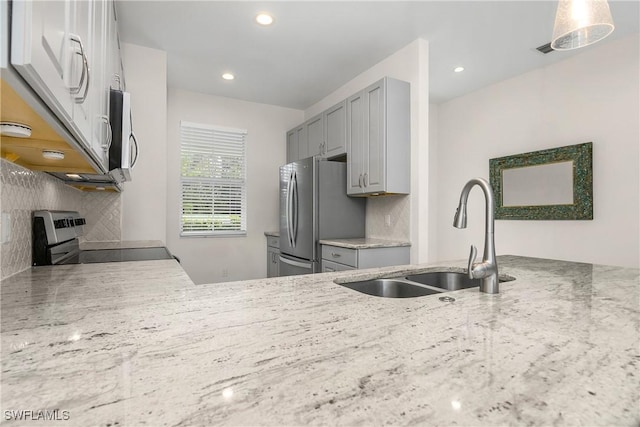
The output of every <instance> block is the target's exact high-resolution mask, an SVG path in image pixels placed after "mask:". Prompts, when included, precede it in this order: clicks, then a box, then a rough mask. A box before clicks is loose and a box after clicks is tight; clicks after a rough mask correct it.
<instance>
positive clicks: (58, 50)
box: [11, 0, 79, 121]
mask: <svg viewBox="0 0 640 427" xmlns="http://www.w3.org/2000/svg"><path fill="white" fill-rule="evenodd" d="M70 7H71V4H70V2H69V1H53V0H52V1H38V2H30V1H14V2H13V3H12V12H11V13H12V27H11V64H12V65H13V66H14V67H15V68H16V70H18V72H19V73H20V75H22V77H23V78H24V79H25V80H26V81H27V83H29V85H30V86H31V87H32V88H33V89H34V90H35V91H36V93H37V94H38V95H39V96H40V97H41V98H42V99H43V101H44V102H45V103H46V104H47V105H48V106H49V108H51V109H52V110H53V112H54V113H55V114H56V115H57V116H58V117H60V118H62V119H63V120H66V121H70V120H71V119H72V117H73V101H72V98H71V93H70V87H71V86H70V85H74V87H75V86H77V84H78V83H79V82H71V77H70V73H69V64H68V63H69V61H70V58H71V56H72V53H73V49H72V47H71V39H70V38H69V28H70V25H71V23H70V22H69V18H70V15H71V13H70Z"/></svg>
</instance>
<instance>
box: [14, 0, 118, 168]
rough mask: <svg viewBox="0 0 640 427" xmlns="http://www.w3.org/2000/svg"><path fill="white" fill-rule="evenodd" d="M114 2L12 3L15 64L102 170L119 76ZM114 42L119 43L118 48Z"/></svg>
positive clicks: (105, 0)
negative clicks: (114, 84) (112, 98)
mask: <svg viewBox="0 0 640 427" xmlns="http://www.w3.org/2000/svg"><path fill="white" fill-rule="evenodd" d="M115 19H116V17H115V13H114V5H113V1H112V0H92V1H87V0H50V1H14V2H12V33H11V35H12V38H11V64H12V65H13V66H14V68H15V69H16V70H17V71H18V72H19V73H20V75H22V77H23V78H24V79H25V80H26V81H27V83H28V84H29V86H30V87H31V88H32V89H33V90H34V91H35V92H36V93H37V94H38V95H39V97H40V98H41V99H42V101H43V102H44V103H45V104H46V105H47V106H48V107H49V109H51V111H52V112H53V113H54V114H55V115H56V116H57V117H58V118H59V119H60V121H61V122H62V123H63V124H64V125H65V126H66V127H67V129H69V131H70V132H71V134H72V135H73V136H74V137H75V138H76V139H77V141H78V142H79V143H80V145H81V146H82V147H84V149H85V151H86V152H87V153H88V154H89V155H90V156H91V157H93V158H94V159H95V160H96V161H97V163H98V164H99V165H100V166H101V168H102V170H101V171H97V172H107V170H108V147H109V143H110V141H111V130H110V125H109V119H108V116H109V87H110V85H111V84H112V80H113V75H114V71H113V70H114V68H115V63H117V69H118V72H119V73H121V62H120V54H119V46H117V28H116V21H115ZM114 40H115V42H114Z"/></svg>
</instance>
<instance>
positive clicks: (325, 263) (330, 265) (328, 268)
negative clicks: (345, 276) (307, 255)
mask: <svg viewBox="0 0 640 427" xmlns="http://www.w3.org/2000/svg"><path fill="white" fill-rule="evenodd" d="M355 269H356V268H355V267H352V266H350V265H345V264H340V263H339V262H333V261H329V260H326V259H323V260H322V272H323V273H331V272H333V271H348V270H355Z"/></svg>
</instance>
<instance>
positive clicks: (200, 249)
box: [166, 88, 303, 283]
mask: <svg viewBox="0 0 640 427" xmlns="http://www.w3.org/2000/svg"><path fill="white" fill-rule="evenodd" d="M181 120H185V121H190V122H196V123H204V124H210V125H219V126H225V127H233V128H239V129H246V130H247V131H248V135H247V211H248V216H247V235H246V236H244V237H209V238H202V237H200V238H194V237H180V226H179V209H180V137H179V125H180V121H181ZM302 121H303V112H302V111H301V110H293V109H289V108H282V107H276V106H271V105H265V104H257V103H252V102H246V101H239V100H235V99H230V98H223V97H218V96H211V95H205V94H200V93H195V92H189V91H184V90H180V89H174V88H170V89H169V108H168V117H167V140H168V151H167V153H168V159H169V162H168V167H167V177H168V182H167V207H166V217H167V232H166V234H167V245H168V247H169V250H170V251H171V252H172V253H173V254H175V255H176V256H178V257H180V259H181V261H182V266H183V268H184V269H185V270H186V272H187V273H188V274H189V276H190V277H191V279H192V280H193V281H194V282H195V283H212V282H226V281H232V280H247V279H254V278H261V277H266V275H267V254H266V250H267V249H266V248H267V246H266V238H265V236H264V232H265V231H278V230H279V222H278V221H279V217H278V213H279V193H278V191H279V190H278V187H279V169H278V168H279V166H281V165H282V164H284V163H285V162H286V142H285V141H286V131H287V130H288V129H289V128H291V127H293V126H295V125H296V124H298V123H301V122H302ZM223 270H226V274H227V276H226V277H224V276H223Z"/></svg>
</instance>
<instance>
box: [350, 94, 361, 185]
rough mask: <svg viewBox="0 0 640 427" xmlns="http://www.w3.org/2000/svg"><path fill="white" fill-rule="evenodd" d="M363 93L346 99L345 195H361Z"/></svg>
mask: <svg viewBox="0 0 640 427" xmlns="http://www.w3.org/2000/svg"><path fill="white" fill-rule="evenodd" d="M364 143H365V141H364V92H358V93H357V94H355V95H353V96H351V97H349V98H348V99H347V194H361V193H362V191H363V188H362V174H363V172H362V171H363V159H364Z"/></svg>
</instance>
